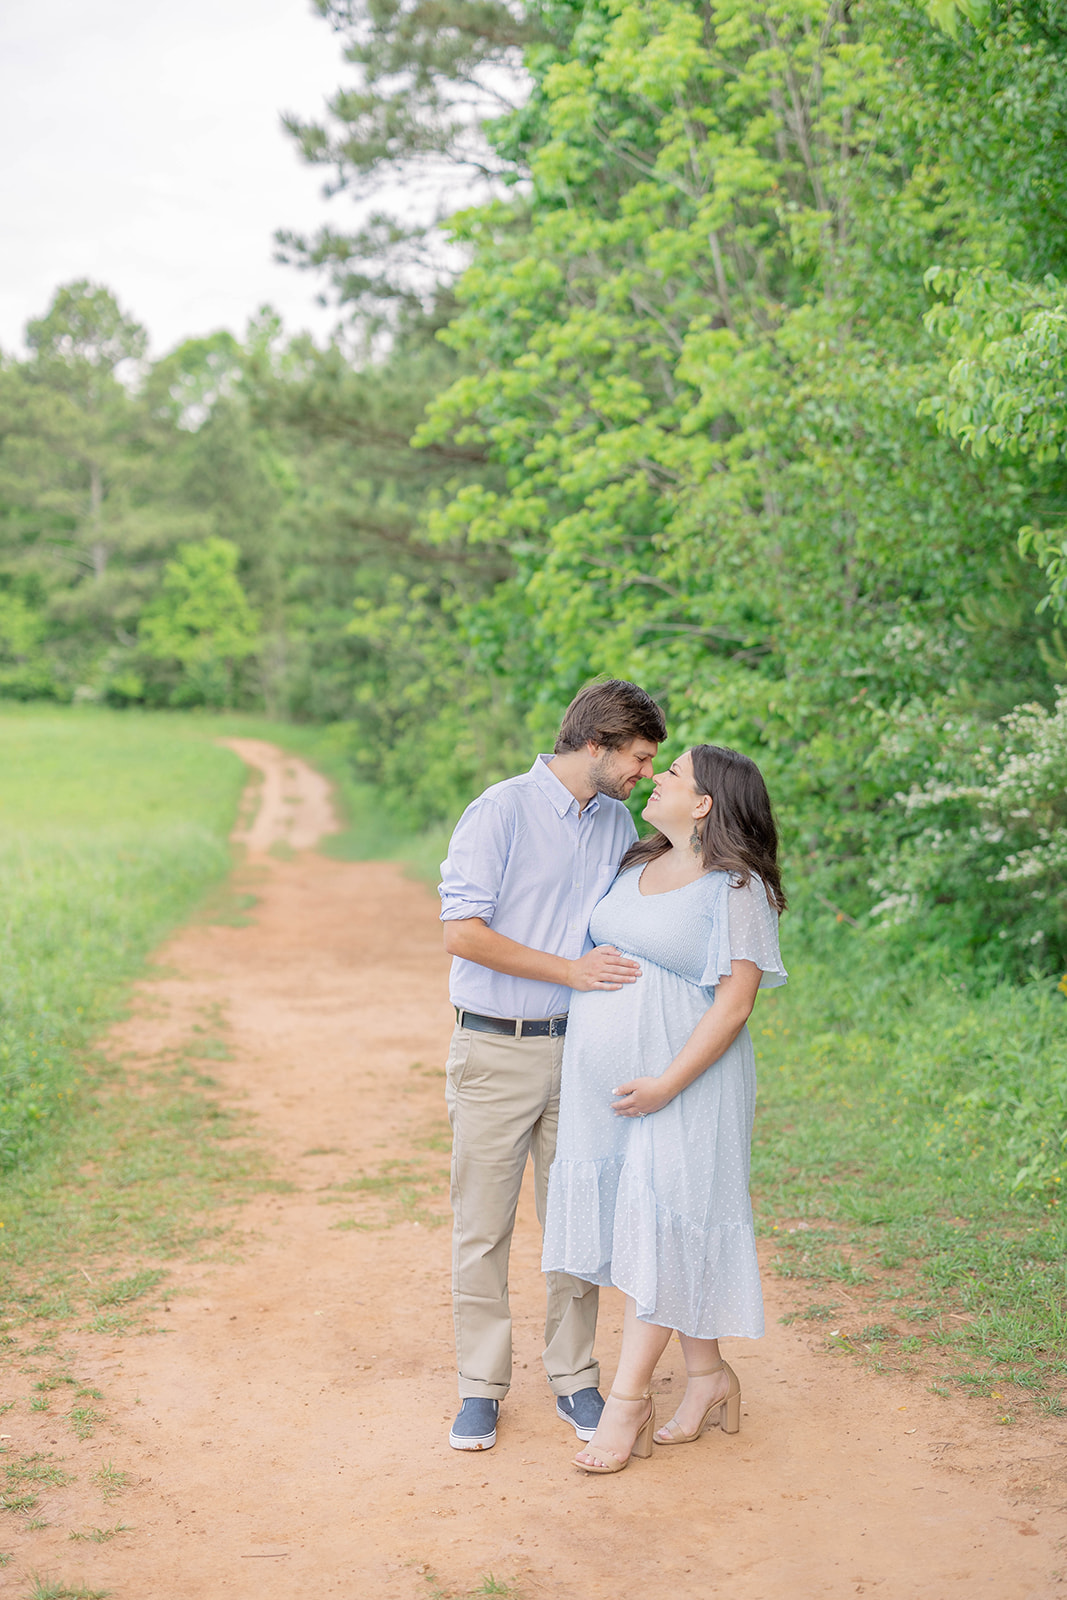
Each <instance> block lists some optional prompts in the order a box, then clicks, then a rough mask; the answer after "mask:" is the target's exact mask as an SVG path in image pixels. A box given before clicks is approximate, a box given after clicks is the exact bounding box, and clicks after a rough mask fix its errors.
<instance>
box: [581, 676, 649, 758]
mask: <svg viewBox="0 0 1067 1600" xmlns="http://www.w3.org/2000/svg"><path fill="white" fill-rule="evenodd" d="M666 737H667V724H666V722H665V721H664V720H663V712H662V711H661V710H660V708H659V706H658V705H657V704H656V702H655V701H654V700H653V698H652V696H651V695H650V694H646V693H645V691H644V690H643V689H639V688H638V686H637V684H636V683H627V682H626V680H625V679H624V678H609V679H608V681H607V682H606V683H589V684H586V686H585V688H584V689H580V690H579V691H578V693H577V694H576V695H575V697H574V699H573V700H572V701H571V703H570V705H569V706H568V707H567V709H566V711H565V712H564V713H563V721H562V722H561V723H560V728H559V734H558V736H557V739H556V748H555V752H554V753H555V754H556V755H557V756H561V755H565V754H566V752H567V751H568V750H580V749H581V748H582V746H583V745H584V744H588V743H589V741H590V740H592V742H593V744H599V745H602V746H603V748H604V749H605V750H621V749H622V748H623V746H624V745H628V744H632V743H633V741H634V740H635V739H649V740H651V742H652V743H653V744H662V742H663V740H664V739H665V738H666Z"/></svg>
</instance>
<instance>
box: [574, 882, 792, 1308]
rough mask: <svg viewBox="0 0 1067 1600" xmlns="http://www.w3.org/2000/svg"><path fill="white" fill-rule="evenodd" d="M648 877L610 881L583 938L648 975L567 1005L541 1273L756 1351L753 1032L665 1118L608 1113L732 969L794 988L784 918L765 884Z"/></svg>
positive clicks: (764, 983) (667, 1055) (664, 1058)
mask: <svg viewBox="0 0 1067 1600" xmlns="http://www.w3.org/2000/svg"><path fill="white" fill-rule="evenodd" d="M641 871H642V869H641V868H640V867H633V868H631V869H630V871H629V872H626V873H624V874H623V875H622V876H621V877H620V878H618V879H617V880H616V882H615V883H614V885H613V886H612V888H611V889H610V891H609V892H608V894H607V895H605V897H604V899H603V900H601V902H600V904H599V905H598V906H597V908H596V910H595V911H594V913H593V919H592V922H591V924H590V929H589V931H590V934H591V936H592V939H593V942H594V943H595V944H613V945H615V946H616V947H617V948H618V949H619V950H622V951H624V952H625V953H626V954H627V955H632V956H634V957H636V958H637V960H638V961H640V963H641V969H642V970H641V976H640V978H638V980H637V982H636V983H633V984H629V985H627V986H626V987H625V988H623V989H618V990H615V991H614V992H613V993H608V992H604V991H602V992H589V993H576V994H575V995H574V997H573V999H572V1001H571V1009H570V1018H569V1021H568V1023H567V1042H566V1048H565V1051H564V1057H563V1089H562V1096H561V1100H560V1121H559V1139H558V1142H557V1145H556V1159H555V1162H554V1163H553V1166H552V1171H551V1174H550V1177H549V1196H548V1213H547V1217H546V1223H545V1249H544V1268H545V1270H546V1271H554V1272H569V1273H572V1274H574V1276H575V1277H579V1278H584V1279H585V1280H586V1281H587V1282H589V1283H599V1284H614V1285H615V1286H616V1287H617V1288H619V1289H621V1290H622V1291H623V1292H624V1293H625V1294H628V1295H630V1296H631V1298H632V1299H633V1300H634V1301H635V1302H636V1305H637V1313H638V1316H640V1317H641V1318H643V1319H644V1320H645V1321H646V1322H654V1323H658V1324H660V1325H662V1326H664V1327H670V1328H677V1329H679V1330H680V1331H681V1332H682V1333H687V1334H691V1335H692V1336H693V1337H694V1338H697V1339H717V1338H722V1337H735V1338H750V1339H756V1338H759V1336H760V1335H761V1334H762V1332H763V1298H762V1295H761V1292H760V1282H759V1269H758V1266H757V1263H756V1241H755V1234H754V1230H753V1226H752V1207H751V1204H750V1201H749V1195H748V1179H749V1149H750V1144H751V1138H752V1119H753V1114H754V1111H755V1103H756V1070H755V1059H754V1056H753V1052H752V1041H751V1039H750V1038H749V1033H748V1029H747V1028H743V1029H742V1030H741V1033H740V1034H739V1035H738V1037H737V1038H736V1039H735V1040H734V1042H733V1044H732V1045H731V1046H730V1047H729V1049H728V1050H726V1051H725V1053H724V1054H723V1055H722V1056H721V1057H720V1058H719V1060H718V1061H717V1062H715V1063H713V1065H712V1066H710V1067H709V1068H708V1070H707V1071H706V1072H704V1073H702V1074H701V1076H700V1077H699V1078H697V1080H696V1081H695V1083H691V1084H690V1085H689V1087H688V1088H687V1089H684V1090H683V1091H682V1093H681V1094H680V1095H677V1096H675V1098H674V1099H673V1100H672V1101H671V1102H670V1104H669V1105H667V1106H664V1108H663V1110H662V1111H657V1112H656V1113H655V1114H654V1115H650V1116H647V1117H644V1118H641V1119H638V1118H630V1117H617V1116H616V1115H615V1113H614V1112H613V1111H612V1109H611V1101H612V1099H613V1098H614V1096H613V1090H614V1089H615V1087H616V1085H618V1084H620V1083H625V1082H626V1081H627V1079H629V1078H636V1077H643V1076H646V1075H653V1076H655V1075H658V1074H659V1073H661V1072H663V1071H665V1070H666V1068H667V1067H668V1066H669V1064H670V1062H671V1061H672V1060H673V1058H674V1056H675V1055H676V1054H677V1052H678V1050H679V1049H680V1048H681V1046H682V1045H683V1044H684V1043H685V1041H686V1040H687V1039H688V1037H689V1035H690V1034H691V1033H692V1031H693V1029H694V1028H695V1027H696V1025H697V1023H698V1022H699V1021H700V1018H701V1017H702V1016H703V1015H704V1013H705V1012H706V1011H707V1009H708V1007H709V1006H710V1005H712V1004H714V1000H715V985H716V984H717V983H718V980H719V978H721V977H724V976H726V975H727V974H728V973H729V971H730V962H731V960H746V961H753V962H755V963H756V965H757V966H759V967H760V968H761V970H762V972H763V978H762V980H761V987H773V986H776V985H778V984H782V983H784V982H785V981H786V973H785V969H784V967H783V966H782V961H781V956H780V954H779V951H778V917H777V913H776V912H775V911H774V910H773V908H772V907H771V906H770V905H769V904H768V901H767V895H766V891H765V890H764V887H763V885H762V883H761V882H760V880H759V879H758V878H753V879H752V880H751V881H750V883H749V884H747V885H746V886H745V888H743V889H742V888H737V887H735V886H734V885H733V884H732V883H731V882H730V879H729V876H728V874H726V873H723V872H712V873H708V874H706V875H705V876H704V877H702V878H698V879H697V880H696V882H695V883H691V884H686V885H685V886H684V887H683V888H681V889H674V890H671V891H669V892H668V893H666V894H657V895H648V896H645V895H642V894H641V892H640V889H639V880H640V876H641Z"/></svg>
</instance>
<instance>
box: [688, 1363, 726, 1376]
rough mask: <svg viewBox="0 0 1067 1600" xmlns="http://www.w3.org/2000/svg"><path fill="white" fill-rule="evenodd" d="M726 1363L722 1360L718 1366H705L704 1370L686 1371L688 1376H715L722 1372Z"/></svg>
mask: <svg viewBox="0 0 1067 1600" xmlns="http://www.w3.org/2000/svg"><path fill="white" fill-rule="evenodd" d="M725 1365H726V1362H725V1361H720V1362H719V1365H718V1366H717V1367H705V1368H704V1370H703V1372H689V1371H687V1372H686V1377H687V1378H713V1377H714V1376H715V1374H716V1373H717V1372H721V1371H722V1370H723V1368H724V1367H725Z"/></svg>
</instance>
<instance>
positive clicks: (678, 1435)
mask: <svg viewBox="0 0 1067 1600" xmlns="http://www.w3.org/2000/svg"><path fill="white" fill-rule="evenodd" d="M717 1372H727V1373H729V1375H730V1387H729V1388H728V1389H727V1391H726V1393H725V1394H724V1395H723V1397H722V1399H721V1400H713V1401H712V1403H711V1405H710V1406H709V1407H708V1409H707V1410H706V1411H705V1413H704V1415H703V1416H702V1417H701V1419H700V1421H699V1422H698V1423H697V1425H696V1428H695V1429H694V1431H693V1432H692V1433H683V1432H682V1430H681V1428H680V1427H679V1426H678V1424H677V1422H675V1420H674V1418H673V1417H672V1418H671V1420H670V1421H669V1422H665V1423H664V1425H663V1426H664V1430H666V1429H667V1428H673V1429H674V1437H673V1438H671V1439H656V1443H657V1444H692V1442H693V1440H694V1439H699V1438H700V1435H701V1434H702V1433H703V1432H704V1429H705V1428H706V1427H707V1422H708V1418H709V1417H710V1416H711V1413H712V1412H713V1411H717V1412H718V1413H719V1427H720V1428H721V1429H722V1431H723V1433H736V1432H737V1431H738V1429H739V1428H740V1426H741V1385H740V1384H739V1383H738V1381H737V1374H736V1372H735V1371H734V1369H733V1367H731V1366H730V1365H729V1364H728V1363H727V1362H725V1361H720V1362H719V1365H718V1366H717V1367H708V1368H707V1370H706V1371H705V1372H687V1373H686V1377H687V1378H712V1377H714V1376H715V1374H716V1373H717Z"/></svg>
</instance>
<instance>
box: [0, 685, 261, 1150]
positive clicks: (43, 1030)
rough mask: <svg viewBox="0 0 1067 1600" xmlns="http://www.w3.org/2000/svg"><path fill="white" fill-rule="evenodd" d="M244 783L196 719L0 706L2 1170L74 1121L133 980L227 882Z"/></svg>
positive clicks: (235, 763)
mask: <svg viewBox="0 0 1067 1600" xmlns="http://www.w3.org/2000/svg"><path fill="white" fill-rule="evenodd" d="M243 779H244V769H243V767H242V765H241V763H240V762H239V761H238V760H237V758H236V757H235V756H234V755H233V754H232V753H230V752H229V751H226V750H221V749H219V748H217V747H216V746H215V745H214V744H212V742H211V741H210V739H209V738H207V737H205V733H204V730H203V729H202V727H200V726H198V725H197V724H196V722H195V719H191V718H185V719H177V718H174V719H171V718H153V717H149V716H143V715H133V716H130V715H128V714H126V713H115V712H111V713H109V712H106V711H100V710H96V709H93V710H90V709H88V708H80V709H78V710H75V711H71V710H68V709H60V708H55V709H38V708H33V709H26V708H17V709H16V708H9V707H7V706H3V707H2V708H0V880H2V881H3V884H4V898H3V912H2V916H0V1170H2V1169H4V1168H7V1169H8V1170H10V1169H11V1168H13V1167H16V1166H19V1165H22V1164H24V1163H25V1161H26V1160H27V1158H28V1157H30V1156H31V1155H32V1154H33V1152H34V1151H35V1150H36V1149H37V1148H39V1147H40V1144H41V1133H42V1129H44V1128H46V1127H47V1126H48V1125H49V1124H55V1123H57V1122H60V1123H62V1122H63V1121H64V1120H67V1119H68V1117H69V1113H70V1110H71V1102H72V1101H74V1100H77V1099H78V1096H79V1093H80V1090H81V1088H82V1086H83V1085H84V1082H85V1078H86V1070H87V1063H86V1059H85V1056H86V1051H87V1049H88V1046H89V1044H90V1041H91V1040H92V1039H93V1037H94V1036H95V1035H96V1034H97V1033H98V1032H99V1030H100V1029H101V1028H102V1027H103V1025H104V1024H105V1023H106V1022H107V1021H108V1020H109V1019H110V1018H111V1017H112V1016H114V1014H115V1012H116V1009H117V1008H118V1006H119V1005H120V1003H121V999H122V996H123V993H124V990H125V986H126V984H127V983H128V981H129V979H130V978H131V977H132V976H133V975H134V974H135V973H136V972H138V971H139V970H140V968H141V966H142V964H143V962H144V960H145V957H146V956H147V955H148V954H149V952H150V951H151V950H152V948H153V947H154V946H155V945H156V944H157V943H158V942H159V940H160V939H161V938H162V937H163V936H164V934H166V933H167V932H168V931H169V930H170V929H171V928H172V927H173V926H174V925H175V924H176V923H177V922H179V921H181V919H182V918H183V917H185V916H187V915H188V914H189V912H190V911H191V910H192V908H193V907H194V905H195V904H196V903H197V901H198V900H199V899H200V898H201V897H202V896H203V895H204V893H205V891H206V890H207V889H209V888H210V887H211V886H212V885H213V884H216V883H218V882H219V881H220V879H221V878H222V877H223V875H224V874H225V872H226V871H227V869H228V867H229V864H230V853H229V848H228V845H227V842H226V839H227V834H228V832H229V829H230V826H231V824H232V818H233V815H234V812H235V808H236V805H237V800H238V796H239V793H240V789H241V785H242V783H243Z"/></svg>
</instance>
